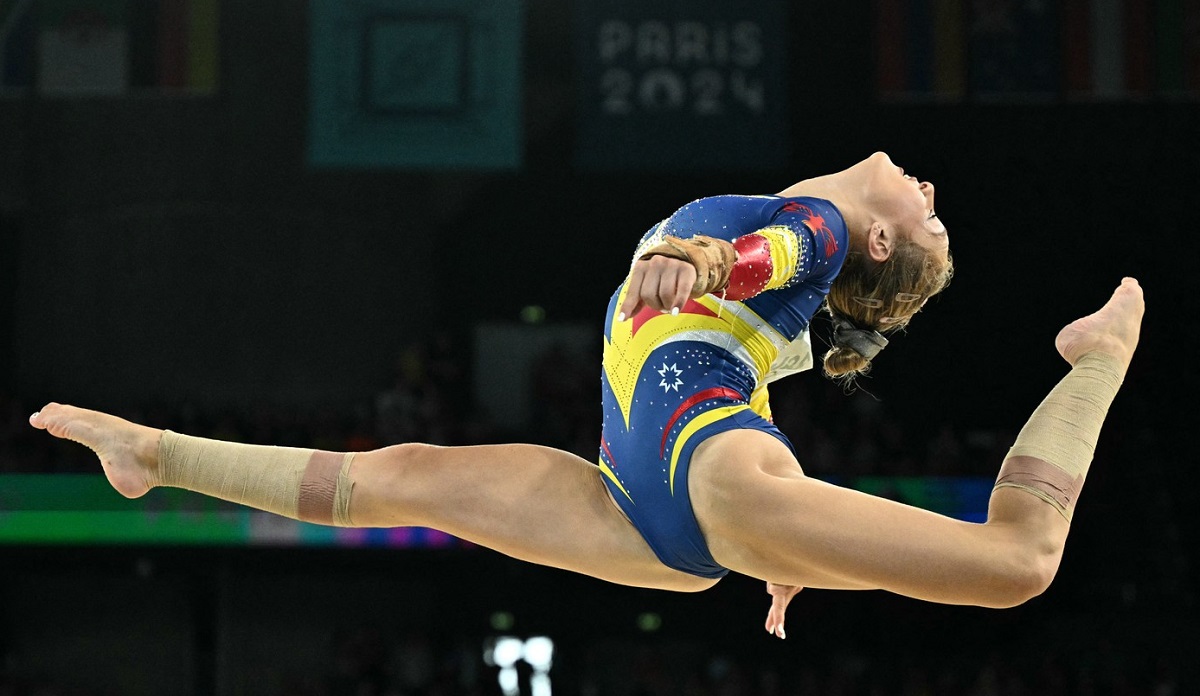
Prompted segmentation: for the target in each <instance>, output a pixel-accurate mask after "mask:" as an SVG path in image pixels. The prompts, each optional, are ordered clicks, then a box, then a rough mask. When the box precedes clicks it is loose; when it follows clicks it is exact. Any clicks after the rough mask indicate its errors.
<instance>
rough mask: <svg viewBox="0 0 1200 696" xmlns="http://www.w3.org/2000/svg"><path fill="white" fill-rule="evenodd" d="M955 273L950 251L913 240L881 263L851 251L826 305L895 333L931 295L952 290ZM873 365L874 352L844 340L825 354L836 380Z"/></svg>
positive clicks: (859, 324)
mask: <svg viewBox="0 0 1200 696" xmlns="http://www.w3.org/2000/svg"><path fill="white" fill-rule="evenodd" d="M953 275H954V261H953V259H952V258H951V256H950V253H949V252H948V251H947V252H946V258H945V259H942V258H940V256H938V255H935V254H934V253H933V252H931V251H930V250H928V249H926V248H924V247H922V246H921V245H919V244H917V243H916V242H913V241H911V240H902V241H900V242H899V243H898V244H897V245H896V247H895V249H893V250H892V254H891V256H889V257H888V258H887V260H886V261H883V262H881V263H872V262H871V260H870V259H869V258H867V257H866V255H864V254H863V253H862V252H858V251H851V252H849V253H847V254H846V262H845V263H844V264H843V265H842V270H841V272H840V273H839V274H838V277H837V278H836V279H835V280H834V281H833V286H832V287H831V288H830V289H829V296H828V297H826V298H825V309H826V310H827V311H828V312H829V313H830V314H831V315H833V316H834V317H835V318H836V317H841V318H843V319H847V320H849V321H850V322H852V323H853V324H854V325H855V327H856V328H858V329H860V330H865V331H867V332H873V331H874V332H879V333H880V334H883V333H889V332H891V331H895V330H896V329H901V328H904V327H905V326H907V325H908V322H909V321H911V320H912V317H913V315H914V314H916V313H917V312H919V311H921V307H923V306H924V305H925V303H926V302H927V301H928V300H929V298H930V297H933V296H934V295H936V294H938V293H939V292H941V291H942V290H945V289H946V286H947V285H949V284H950V278H951V276H953ZM884 343H886V341H884ZM870 367H871V360H870V358H869V357H866V356H863V355H862V354H861V353H859V352H858V351H857V350H855V349H854V348H851V347H850V346H849V345H847V344H846V343H844V342H843V343H835V345H834V346H833V347H832V348H831V349H830V350H829V352H827V353H826V354H825V374H826V375H827V376H829V377H832V378H835V379H847V380H849V379H853V378H854V376H855V375H859V374H863V373H865V372H866V371H867V370H868V369H870Z"/></svg>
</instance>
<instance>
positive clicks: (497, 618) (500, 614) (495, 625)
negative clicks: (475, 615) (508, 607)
mask: <svg viewBox="0 0 1200 696" xmlns="http://www.w3.org/2000/svg"><path fill="white" fill-rule="evenodd" d="M491 622H492V629H493V630H496V631H511V630H512V627H513V624H515V623H516V619H515V618H514V617H513V615H512V612H508V611H497V612H493V613H492V619H491Z"/></svg>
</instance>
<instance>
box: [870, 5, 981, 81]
mask: <svg viewBox="0 0 1200 696" xmlns="http://www.w3.org/2000/svg"><path fill="white" fill-rule="evenodd" d="M968 19H969V10H968V9H967V8H965V7H964V3H962V2H960V1H959V0H877V2H876V4H875V35H876V42H875V45H876V54H875V58H876V83H877V89H878V91H879V94H880V96H881V97H882V98H884V99H891V100H894V99H905V100H909V99H929V100H938V101H957V100H960V99H962V98H963V96H964V95H965V93H966V88H967V30H968Z"/></svg>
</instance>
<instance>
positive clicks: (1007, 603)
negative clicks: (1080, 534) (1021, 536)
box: [981, 544, 1062, 609]
mask: <svg viewBox="0 0 1200 696" xmlns="http://www.w3.org/2000/svg"><path fill="white" fill-rule="evenodd" d="M1061 558H1062V554H1061V553H1056V552H1054V551H1053V550H1051V549H1049V548H1046V547H1041V546H1037V545H1030V544H1015V545H1014V546H1013V548H1012V549H1011V550H1010V551H1009V552H1008V553H1006V554H1003V555H1002V556H1000V557H999V558H998V560H999V561H1000V567H999V568H998V569H997V572H996V577H995V581H994V582H992V583H989V587H988V588H987V593H986V594H987V596H986V597H985V598H984V601H983V602H981V604H982V605H983V606H986V607H991V608H993V609H1008V608H1011V607H1015V606H1019V605H1021V604H1024V603H1025V602H1028V601H1029V600H1031V599H1033V598H1034V597H1037V596H1039V595H1041V594H1042V593H1044V592H1045V591H1046V590H1047V589H1048V588H1049V587H1050V583H1051V582H1053V581H1054V576H1055V574H1057V573H1058V565H1059V561H1060V560H1061Z"/></svg>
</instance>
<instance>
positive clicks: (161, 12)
mask: <svg viewBox="0 0 1200 696" xmlns="http://www.w3.org/2000/svg"><path fill="white" fill-rule="evenodd" d="M132 2H134V11H133V13H132V14H133V18H132V22H131V23H132V27H133V34H134V55H133V61H132V70H133V85H134V86H135V87H139V88H140V87H152V88H159V89H161V90H163V91H165V92H174V91H181V92H185V93H189V94H211V93H213V92H215V91H216V90H217V85H218V78H219V76H220V63H219V61H218V48H219V37H218V29H219V23H220V3H219V0H132Z"/></svg>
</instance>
